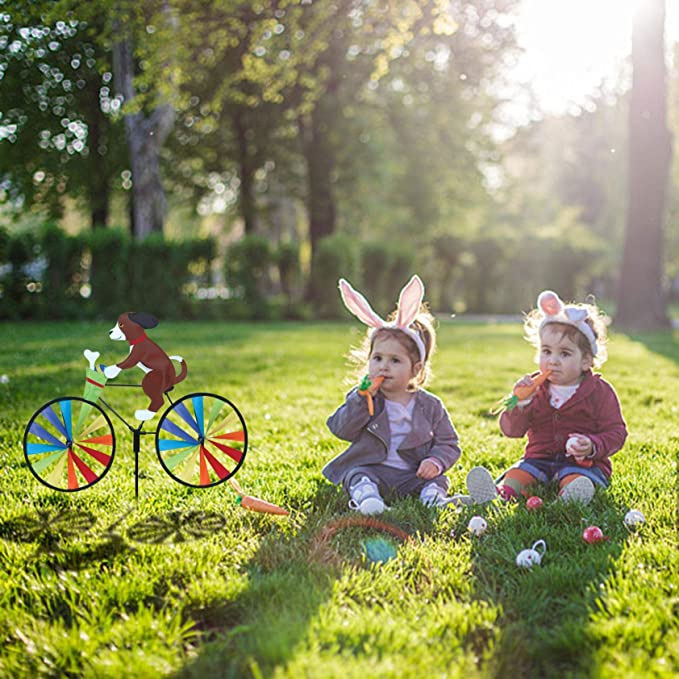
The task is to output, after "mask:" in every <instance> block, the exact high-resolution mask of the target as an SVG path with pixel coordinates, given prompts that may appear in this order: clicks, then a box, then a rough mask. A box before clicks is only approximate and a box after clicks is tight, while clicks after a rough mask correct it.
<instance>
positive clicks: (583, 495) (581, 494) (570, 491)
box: [559, 476, 594, 505]
mask: <svg viewBox="0 0 679 679" xmlns="http://www.w3.org/2000/svg"><path fill="white" fill-rule="evenodd" d="M593 497H594V484H593V483H592V482H591V481H590V480H589V479H588V478H587V477H586V476H578V478H577V479H575V480H574V481H571V482H570V483H569V484H568V485H567V486H566V487H565V488H564V489H563V490H562V491H561V493H560V494H559V500H561V501H562V502H581V503H582V504H583V505H588V504H589V503H590V502H591V501H592V498H593Z"/></svg>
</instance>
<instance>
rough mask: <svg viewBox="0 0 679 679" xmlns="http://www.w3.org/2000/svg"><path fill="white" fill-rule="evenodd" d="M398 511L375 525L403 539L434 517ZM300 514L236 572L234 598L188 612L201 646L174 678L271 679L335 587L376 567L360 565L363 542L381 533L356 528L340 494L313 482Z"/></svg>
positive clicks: (364, 561) (406, 507)
mask: <svg viewBox="0 0 679 679" xmlns="http://www.w3.org/2000/svg"><path fill="white" fill-rule="evenodd" d="M403 503H404V505H402V506H401V507H400V509H401V510H402V511H401V512H398V511H394V512H392V513H390V514H388V515H387V516H386V518H384V522H382V521H377V522H376V524H380V523H385V524H386V523H388V525H389V529H390V530H394V533H397V532H398V529H401V530H403V531H404V532H406V533H408V534H409V535H415V533H416V532H419V533H422V532H425V531H427V530H431V529H432V527H433V526H434V520H435V517H436V513H435V510H425V509H424V508H422V511H421V512H420V513H414V512H412V509H411V504H412V505H414V503H415V500H414V499H410V498H409V499H406V500H403ZM304 507H305V508H306V507H308V508H309V512H308V513H307V514H306V516H303V517H302V518H300V519H296V517H295V516H294V515H293V516H291V517H289V519H288V523H287V525H285V526H283V524H281V528H283V530H279V531H275V532H269V533H268V534H266V535H265V537H264V539H263V540H262V542H261V543H260V545H259V548H258V550H257V552H256V553H255V554H254V555H253V557H252V558H251V560H250V562H249V563H248V564H247V565H246V566H245V567H244V568H243V569H241V570H240V572H241V573H242V576H243V577H244V578H247V586H246V587H245V588H244V589H243V590H242V591H241V592H240V593H239V594H238V595H237V596H235V597H234V598H233V599H231V600H229V601H219V600H217V601H213V602H212V603H211V604H207V605H204V606H203V607H202V608H200V609H194V610H189V611H188V612H187V613H188V618H189V619H191V620H193V621H194V622H195V628H194V629H195V630H196V631H198V632H200V634H201V636H202V639H201V644H200V645H199V646H198V648H197V653H198V654H197V656H196V657H195V658H193V659H192V660H190V661H189V662H188V664H186V665H185V666H184V667H182V668H181V669H180V670H179V671H178V672H177V673H176V674H175V675H173V676H174V677H176V678H177V679H179V678H182V679H189V678H194V677H195V678H198V677H201V678H202V677H205V676H223V677H242V676H273V674H274V673H275V671H276V670H277V669H279V668H282V667H285V666H286V665H287V664H288V663H289V662H290V661H291V660H292V659H293V657H294V655H295V653H296V652H297V650H298V648H299V644H300V642H302V641H303V640H304V639H305V637H306V636H307V635H308V633H309V627H310V625H311V624H312V622H313V620H314V619H315V618H316V617H317V616H318V615H319V611H320V610H321V609H322V608H323V606H324V605H325V604H326V603H327V602H329V601H330V600H331V598H332V596H333V592H334V590H335V585H336V582H337V581H338V580H340V579H341V578H342V577H344V576H345V575H349V576H351V574H352V572H355V571H357V570H362V569H366V568H368V569H370V568H378V567H379V565H372V564H371V563H370V561H369V560H368V559H367V558H366V557H365V555H364V553H363V552H362V540H361V538H364V537H366V535H376V534H380V535H384V534H385V532H382V531H380V530H372V529H370V528H368V529H366V528H365V527H361V526H360V525H359V526H357V525H355V523H354V522H353V521H352V519H355V518H357V515H356V513H355V512H352V513H351V514H350V513H349V512H348V511H347V507H346V495H345V493H344V492H343V491H341V490H340V489H338V488H336V487H333V486H331V485H330V484H328V483H327V482H325V481H322V480H318V481H317V482H316V488H315V490H314V491H313V494H312V495H311V497H306V498H305V502H304ZM395 515H398V516H395ZM408 517H409V518H408ZM364 518H365V517H364ZM380 519H382V517H380ZM392 521H393V523H392ZM387 532H388V531H387ZM394 543H395V544H396V545H398V540H397V539H394Z"/></svg>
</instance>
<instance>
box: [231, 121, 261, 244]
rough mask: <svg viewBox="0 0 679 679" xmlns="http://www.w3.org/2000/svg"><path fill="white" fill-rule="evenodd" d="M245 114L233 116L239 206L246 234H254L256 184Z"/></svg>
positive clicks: (255, 224) (255, 223)
mask: <svg viewBox="0 0 679 679" xmlns="http://www.w3.org/2000/svg"><path fill="white" fill-rule="evenodd" d="M245 119H246V118H245V113H244V111H242V110H240V109H239V110H237V111H236V112H235V114H234V116H233V126H234V131H235V133H236V140H237V144H238V165H239V173H240V189H239V204H240V213H241V217H243V222H244V230H245V233H246V234H251V233H254V232H255V230H256V228H257V215H256V208H255V195H254V190H255V182H254V172H253V167H252V162H251V160H250V153H249V150H248V138H247V132H248V130H247V125H246V124H245Z"/></svg>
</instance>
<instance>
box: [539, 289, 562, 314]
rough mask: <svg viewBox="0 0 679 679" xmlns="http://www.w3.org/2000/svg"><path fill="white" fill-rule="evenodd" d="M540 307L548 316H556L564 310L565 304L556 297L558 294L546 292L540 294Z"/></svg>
mask: <svg viewBox="0 0 679 679" xmlns="http://www.w3.org/2000/svg"><path fill="white" fill-rule="evenodd" d="M538 306H539V307H540V308H541V309H542V311H544V312H545V314H547V316H556V315H557V314H558V313H559V312H560V311H561V309H562V308H563V303H562V302H561V300H560V299H559V297H558V296H557V295H556V293H554V292H551V291H549V290H546V291H545V292H542V293H540V297H539V299H538Z"/></svg>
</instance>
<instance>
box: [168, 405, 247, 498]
mask: <svg viewBox="0 0 679 679" xmlns="http://www.w3.org/2000/svg"><path fill="white" fill-rule="evenodd" d="M247 446H248V435H247V429H246V427H245V420H244V419H243V416H242V415H241V414H240V412H239V411H238V409H237V408H236V406H234V405H233V403H231V401H228V400H227V399H225V398H222V397H221V396H217V395H215V394H209V393H196V394H188V395H187V396H184V397H183V398H181V399H179V400H178V401H175V402H174V403H173V404H172V405H171V406H170V407H169V408H168V409H167V410H166V411H165V412H164V413H163V416H162V417H161V418H160V422H159V423H158V429H157V431H156V451H157V452H158V459H159V460H160V464H161V465H162V466H163V468H164V469H165V471H166V472H167V473H168V474H169V475H170V476H171V477H172V478H173V479H175V481H178V482H179V483H183V484H184V485H185V486H192V487H196V488H206V487H209V486H216V485H217V484H219V483H223V482H224V481H226V480H227V479H228V478H230V477H231V476H233V475H234V474H235V473H236V472H237V471H238V468H239V467H240V466H241V464H242V462H243V459H244V457H245V453H246V451H247Z"/></svg>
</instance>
